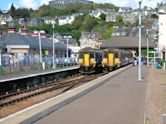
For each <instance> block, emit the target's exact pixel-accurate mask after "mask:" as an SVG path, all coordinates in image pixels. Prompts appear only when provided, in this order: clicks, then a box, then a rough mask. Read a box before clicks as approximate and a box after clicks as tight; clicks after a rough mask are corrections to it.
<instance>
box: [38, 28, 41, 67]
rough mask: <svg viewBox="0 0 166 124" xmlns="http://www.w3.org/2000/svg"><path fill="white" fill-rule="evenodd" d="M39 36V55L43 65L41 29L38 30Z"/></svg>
mask: <svg viewBox="0 0 166 124" xmlns="http://www.w3.org/2000/svg"><path fill="white" fill-rule="evenodd" d="M38 37H39V56H40V64H41V65H42V49H41V35H40V31H38Z"/></svg>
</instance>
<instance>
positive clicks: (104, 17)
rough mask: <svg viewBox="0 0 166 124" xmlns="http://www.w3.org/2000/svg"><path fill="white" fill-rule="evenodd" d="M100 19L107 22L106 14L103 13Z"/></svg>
mask: <svg viewBox="0 0 166 124" xmlns="http://www.w3.org/2000/svg"><path fill="white" fill-rule="evenodd" d="M100 18H101V19H102V20H103V21H105V20H106V15H105V14H104V13H102V14H101V15H100Z"/></svg>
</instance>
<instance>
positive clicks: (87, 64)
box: [84, 52, 90, 67]
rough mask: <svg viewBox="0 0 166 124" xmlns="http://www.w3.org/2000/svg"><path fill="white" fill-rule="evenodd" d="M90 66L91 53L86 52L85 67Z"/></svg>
mask: <svg viewBox="0 0 166 124" xmlns="http://www.w3.org/2000/svg"><path fill="white" fill-rule="evenodd" d="M89 64H90V62H89V53H88V52H85V53H84V65H85V66H86V67H88V66H89Z"/></svg>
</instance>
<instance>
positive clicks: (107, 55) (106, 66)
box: [102, 50, 114, 72]
mask: <svg viewBox="0 0 166 124" xmlns="http://www.w3.org/2000/svg"><path fill="white" fill-rule="evenodd" d="M102 56H103V57H102V59H103V60H102V66H103V70H104V71H106V72H107V71H110V70H113V68H114V53H113V51H110V50H103V55H102Z"/></svg>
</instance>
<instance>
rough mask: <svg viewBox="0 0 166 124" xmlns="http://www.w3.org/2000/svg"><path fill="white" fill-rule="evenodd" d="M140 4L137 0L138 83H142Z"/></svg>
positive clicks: (140, 1)
mask: <svg viewBox="0 0 166 124" xmlns="http://www.w3.org/2000/svg"><path fill="white" fill-rule="evenodd" d="M141 4H142V0H139V51H138V53H139V61H138V81H142V76H141Z"/></svg>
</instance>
